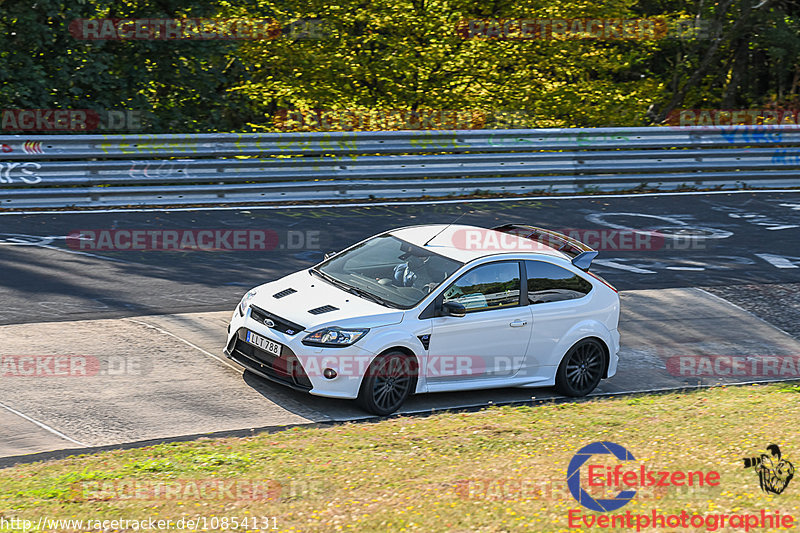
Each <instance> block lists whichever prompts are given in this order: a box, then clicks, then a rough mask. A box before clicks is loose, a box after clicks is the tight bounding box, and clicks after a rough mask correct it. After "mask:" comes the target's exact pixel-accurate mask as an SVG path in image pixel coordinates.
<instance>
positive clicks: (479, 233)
mask: <svg viewBox="0 0 800 533" xmlns="http://www.w3.org/2000/svg"><path fill="white" fill-rule="evenodd" d="M389 234H391V235H394V236H395V237H397V238H399V239H402V240H404V241H406V242H410V243H411V244H415V245H417V246H421V247H424V248H426V249H428V250H430V251H432V252H435V253H437V254H440V255H443V256H445V257H449V258H451V259H455V260H456V261H461V262H462V263H468V262H470V261H474V260H475V259H478V258H481V257H486V256H490V255H503V254H520V253H522V254H542V255H547V256H551V257H558V258H560V259H565V260H567V261H569V260H570V258H569V256H567V255H566V254H564V253H563V252H559V251H558V250H556V249H555V248H553V247H551V246H548V245H547V244H545V243H541V242H538V241H532V240H530V239H526V238H524V237H519V236H517V235H513V234H510V233H503V232H500V231H495V230H492V229H487V228H480V227H478V226H465V225H457V224H428V225H422V226H408V227H405V228H398V229H395V230H392V231H390V232H389ZM425 243H428V244H427V246H425Z"/></svg>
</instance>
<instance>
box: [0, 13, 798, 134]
mask: <svg viewBox="0 0 800 533" xmlns="http://www.w3.org/2000/svg"><path fill="white" fill-rule="evenodd" d="M0 11H1V12H2V17H0V78H2V79H3V84H2V86H0V109H29V108H34V109H95V110H104V109H135V110H140V111H142V112H143V115H144V117H145V128H146V131H147V132H153V133H164V132H212V131H265V130H266V131H269V130H275V129H276V128H277V124H276V121H275V120H274V117H275V116H276V114H278V113H279V112H280V111H281V110H287V109H289V110H306V111H308V110H313V109H349V110H360V111H363V112H367V111H369V110H384V111H385V112H388V110H407V111H424V110H468V111H469V112H471V113H474V114H475V116H477V117H486V116H500V115H503V114H506V115H509V116H516V117H518V118H519V120H516V121H515V122H514V125H515V126H517V127H518V126H524V127H575V126H588V127H597V126H623V125H645V124H649V123H652V122H654V121H655V122H656V123H657V122H660V120H661V119H663V117H664V116H665V115H666V114H667V113H669V111H671V110H672V109H675V108H701V107H702V108H714V107H716V108H719V107H728V108H764V107H770V106H772V107H792V106H796V105H797V104H798V103H800V97H799V96H798V90H799V89H800V11H798V10H797V9H796V6H794V4H793V2H792V1H791V0H767V1H766V2H755V1H754V0H727V1H722V2H718V3H710V2H701V3H695V2H688V1H684V0H679V1H674V0H669V1H667V0H638V1H636V0H608V1H606V2H603V3H602V4H600V5H597V4H594V3H592V2H588V1H585V0H560V1H558V2H545V1H543V0H522V1H520V2H516V1H515V2H512V1H511V0H497V1H495V2H492V3H480V2H470V1H467V0H391V1H390V0H373V1H367V0H343V1H342V2H338V3H336V5H333V4H332V3H327V2H322V1H321V0H310V1H308V0H305V1H299V0H281V1H276V0H250V1H248V2H244V3H241V2H236V3H233V2H217V3H213V4H210V3H204V2H200V1H198V0H165V1H159V2H152V1H148V0H123V1H121V2H116V1H111V0H99V1H96V2H88V1H86V0H73V1H67V0H37V1H36V2H35V4H34V5H33V6H31V4H30V2H25V1H23V0H5V1H4V2H3V3H2V4H0ZM106 17H108V18H185V17H205V18H236V17H242V18H251V19H252V18H272V19H275V20H276V21H277V24H278V26H280V27H283V30H284V33H283V35H281V36H280V37H278V38H274V39H267V40H208V41H202V40H163V41H162V40H109V41H100V40H98V41H92V40H80V39H76V38H75V37H73V36H72V35H71V34H70V32H69V30H68V28H69V24H70V22H71V21H73V20H75V19H79V18H106ZM643 17H665V19H667V20H669V21H672V22H673V23H674V22H675V21H677V20H682V21H684V22H691V21H694V20H695V19H697V18H699V19H700V20H702V21H704V23H706V22H707V23H709V24H710V26H705V27H703V31H705V32H706V34H702V32H701V34H699V35H698V34H696V32H695V33H693V32H692V31H689V32H684V33H683V34H682V35H681V36H680V37H679V36H676V34H675V33H674V32H673V34H671V35H667V36H664V38H661V39H654V40H564V39H559V38H554V39H551V40H527V41H522V40H497V39H488V38H472V39H465V38H463V37H462V36H461V35H459V33H458V32H457V31H456V28H457V26H458V24H459V22H460V21H464V20H470V19H536V18H596V19H607V18H616V19H619V18H626V19H632V18H643ZM298 30H299V31H298ZM717 31H718V32H719V36H720V40H719V46H715V45H714V43H715V42H716V40H715V37H716V32H717ZM520 117H521V118H520ZM483 120H484V119H480V120H478V122H479V123H480V122H481V121H483ZM495 126H496V127H497V125H495ZM500 126H502V121H501V124H500ZM382 127H387V128H392V127H394V128H401V127H403V125H402V124H397V125H395V126H392V125H384V126H382ZM312 129H313V128H312Z"/></svg>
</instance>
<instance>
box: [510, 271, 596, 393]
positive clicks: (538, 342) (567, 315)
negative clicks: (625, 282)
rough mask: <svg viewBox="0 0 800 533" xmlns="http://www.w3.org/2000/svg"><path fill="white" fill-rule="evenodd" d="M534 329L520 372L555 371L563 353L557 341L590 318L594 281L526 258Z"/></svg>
mask: <svg viewBox="0 0 800 533" xmlns="http://www.w3.org/2000/svg"><path fill="white" fill-rule="evenodd" d="M524 266H525V277H526V278H527V289H528V295H527V296H528V301H529V302H530V303H529V305H528V307H530V310H531V316H532V319H533V333H532V335H531V341H530V344H529V345H528V353H527V355H526V357H525V364H524V366H523V368H522V369H520V375H526V376H531V377H535V376H547V375H552V374H553V372H554V368H555V367H557V366H558V364H559V362H560V361H561V357H562V356H563V355H564V354H563V353H561V350H557V348H558V344H559V342H560V341H561V339H562V338H563V337H564V335H566V334H567V332H568V331H569V330H570V329H571V328H572V326H573V325H575V324H576V323H578V322H580V321H581V320H584V319H586V318H590V317H591V316H592V310H591V308H590V298H588V297H587V295H588V294H589V292H591V290H592V284H591V283H590V282H588V281H587V280H585V279H583V278H582V277H581V276H579V275H578V274H576V273H574V272H571V271H569V270H567V269H566V268H563V267H560V266H558V265H554V264H552V263H548V262H546V261H535V260H528V261H525V262H524Z"/></svg>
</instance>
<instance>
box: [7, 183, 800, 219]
mask: <svg viewBox="0 0 800 533" xmlns="http://www.w3.org/2000/svg"><path fill="white" fill-rule="evenodd" d="M756 193H783V194H792V193H794V194H798V193H800V190H797V189H742V190H734V191H687V192H652V193H638V194H637V193H624V194H583V195H574V196H567V195H565V196H519V197H511V198H475V199H470V198H467V199H463V200H459V199H450V200H424V201H423V200H415V201H410V202H403V201H394V202H361V203H345V204H343V203H338V204H300V205H238V206H214V205H209V206H207V207H173V208H162V207H148V208H135V209H133V208H125V209H76V210H71V211H0V216H2V215H75V214H84V215H85V214H90V213H100V214H104V213H148V212H165V213H169V212H172V211H253V210H279V209H313V208H325V209H331V208H341V207H387V206H403V205H436V204H475V203H482V202H514V201H529V200H586V199H592V198H638V197H653V196H681V195H684V196H685V195H689V196H700V195H710V194H756Z"/></svg>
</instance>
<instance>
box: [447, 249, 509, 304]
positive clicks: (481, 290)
mask: <svg viewBox="0 0 800 533" xmlns="http://www.w3.org/2000/svg"><path fill="white" fill-rule="evenodd" d="M519 291H520V273H519V263H517V262H516V261H513V262H512V261H504V262H499V263H489V264H487V265H481V266H479V267H475V268H473V269H472V270H470V271H469V272H467V273H466V274H464V275H463V276H461V277H460V278H458V279H457V280H456V281H455V282H453V284H452V285H450V286H449V287H448V288H447V289H445V291H444V292H443V293H442V294H443V296H444V299H443V301H444V302H458V303H460V304H461V305H463V306H464V307H465V308H466V310H467V312H468V313H470V312H475V311H486V310H490V309H500V308H503V307H513V306H515V305H519Z"/></svg>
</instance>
